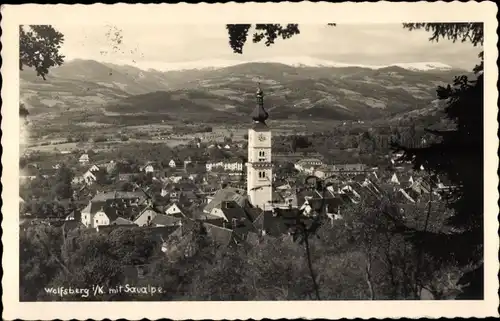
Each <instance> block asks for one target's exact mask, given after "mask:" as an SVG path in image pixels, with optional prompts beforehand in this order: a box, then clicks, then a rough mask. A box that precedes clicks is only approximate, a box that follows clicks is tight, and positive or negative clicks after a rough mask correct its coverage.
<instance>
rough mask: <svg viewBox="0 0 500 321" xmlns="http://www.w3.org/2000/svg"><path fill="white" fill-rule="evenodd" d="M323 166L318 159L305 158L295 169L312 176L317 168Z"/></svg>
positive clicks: (296, 164)
mask: <svg viewBox="0 0 500 321" xmlns="http://www.w3.org/2000/svg"><path fill="white" fill-rule="evenodd" d="M321 165H323V161H322V160H320V159H318V158H304V159H301V160H299V161H298V162H297V163H295V165H294V167H295V169H296V170H298V171H299V172H306V173H309V174H312V173H313V172H314V169H315V168H316V167H319V166H321Z"/></svg>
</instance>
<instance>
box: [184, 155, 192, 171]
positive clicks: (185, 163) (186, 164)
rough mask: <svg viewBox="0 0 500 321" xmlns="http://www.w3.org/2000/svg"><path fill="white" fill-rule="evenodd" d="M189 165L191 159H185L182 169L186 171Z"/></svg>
mask: <svg viewBox="0 0 500 321" xmlns="http://www.w3.org/2000/svg"><path fill="white" fill-rule="evenodd" d="M191 163H193V160H192V159H191V157H188V158H186V159H185V160H184V169H186V167H187V166H188V165H189V164H191Z"/></svg>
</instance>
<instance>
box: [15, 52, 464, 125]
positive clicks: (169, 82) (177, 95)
mask: <svg viewBox="0 0 500 321" xmlns="http://www.w3.org/2000/svg"><path fill="white" fill-rule="evenodd" d="M280 61H281V62H280ZM221 66H222V67H221ZM185 67H186V66H185ZM187 67H189V66H187ZM462 74H468V73H467V72H466V71H463V70H458V69H453V68H451V67H449V66H447V65H444V64H441V63H413V64H409V63H406V64H394V65H390V66H366V65H347V64H339V63H334V62H328V61H326V62H325V61H318V60H314V59H309V60H308V59H306V58H301V59H288V60H286V59H282V60H279V59H274V60H273V59H269V60H267V61H252V62H242V63H235V64H232V65H231V64H230V63H229V65H228V64H226V65H224V64H223V63H221V64H219V65H215V64H214V65H213V66H210V65H203V64H198V65H197V66H196V68H195V67H194V66H191V68H190V69H189V68H188V69H186V68H178V70H167V71H160V70H155V69H150V68H149V69H147V68H143V69H141V68H138V67H135V66H131V65H119V64H111V63H103V62H97V61H93V60H72V61H68V62H66V63H64V64H63V65H62V66H60V67H57V68H53V69H51V70H50V74H49V75H48V77H47V79H46V80H42V79H41V78H39V77H36V74H35V73H34V72H33V71H32V70H24V71H21V72H20V99H21V101H22V102H23V103H24V104H25V105H26V106H27V108H28V110H29V112H30V114H31V115H32V116H34V117H37V116H38V117H44V116H46V115H51V118H57V115H60V114H62V113H71V114H74V115H75V117H77V115H85V119H86V120H87V121H96V122H104V123H105V122H107V120H112V121H111V122H112V123H116V122H117V120H118V121H126V120H127V119H128V120H130V119H136V120H138V119H140V120H139V121H136V122H135V123H141V122H143V123H148V122H160V121H164V120H180V119H182V120H191V121H203V122H227V121H240V120H241V121H244V120H247V121H248V115H249V114H250V112H251V111H252V109H253V108H254V106H255V90H256V88H257V86H258V83H260V87H261V88H262V90H263V91H264V95H265V106H266V109H267V110H268V112H269V114H270V117H271V118H272V119H304V118H306V119H332V120H346V119H377V118H384V117H390V116H394V115H398V114H401V113H407V112H411V111H414V110H416V109H424V108H428V107H429V106H431V105H432V102H433V101H434V100H435V99H436V87H437V86H438V85H444V84H448V83H451V81H452V80H453V78H454V77H455V76H458V75H462ZM75 121H77V119H75Z"/></svg>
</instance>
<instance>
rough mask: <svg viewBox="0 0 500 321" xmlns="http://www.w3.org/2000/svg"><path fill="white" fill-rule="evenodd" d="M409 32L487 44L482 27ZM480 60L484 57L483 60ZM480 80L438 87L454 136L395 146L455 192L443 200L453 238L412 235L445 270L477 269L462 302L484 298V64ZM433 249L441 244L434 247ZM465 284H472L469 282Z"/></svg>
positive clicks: (449, 235) (438, 26) (472, 25)
mask: <svg viewBox="0 0 500 321" xmlns="http://www.w3.org/2000/svg"><path fill="white" fill-rule="evenodd" d="M405 27H407V28H408V29H410V30H413V29H419V28H424V29H425V30H427V31H432V32H433V36H432V37H431V40H435V41H438V40H439V39H440V38H443V37H447V38H448V39H452V40H453V41H457V40H461V41H462V42H465V41H470V42H471V43H472V44H473V45H474V46H476V45H478V44H481V45H482V43H483V24H481V23H468V24H410V25H405ZM480 58H481V60H482V54H481V55H480ZM475 71H476V72H477V77H476V79H475V80H472V81H471V80H469V79H468V77H467V76H462V77H457V78H456V79H455V80H454V82H453V85H451V86H450V85H448V86H447V87H439V88H438V90H437V94H438V98H439V99H440V100H444V101H445V102H446V108H445V109H444V113H445V116H446V117H447V118H449V119H450V120H451V121H453V123H454V124H455V128H454V129H453V130H448V131H430V132H431V133H432V134H433V135H436V136H437V137H439V141H438V142H435V143H431V144H428V145H427V146H424V147H419V148H411V147H408V146H401V145H400V146H396V148H398V149H400V150H402V151H404V156H403V158H404V159H406V160H410V161H412V162H413V163H414V165H415V168H419V167H420V166H423V167H424V168H425V169H426V170H428V171H429V172H430V173H432V174H434V175H439V176H444V177H447V178H448V179H449V180H450V183H451V185H452V186H453V188H452V189H450V190H449V191H448V192H445V193H444V197H445V198H446V200H447V203H448V204H449V207H450V209H452V210H453V213H454V214H453V215H452V216H451V217H450V219H449V220H448V222H447V223H448V225H449V226H450V227H452V228H453V232H452V233H442V232H441V233H430V232H427V231H423V232H419V231H413V237H414V240H415V242H416V244H418V245H419V246H421V247H422V249H423V251H425V252H426V253H429V254H430V255H432V256H433V258H434V259H435V260H437V262H438V264H440V265H441V266H450V264H451V265H454V264H458V266H461V267H465V268H470V267H474V268H475V269H474V270H473V272H471V273H467V274H465V275H464V279H462V280H461V281H460V283H465V284H467V285H468V287H466V288H465V292H464V293H463V294H462V297H463V298H468V299H471V298H475V299H481V298H482V297H483V285H482V284H483V283H484V278H483V275H482V274H483V265H482V262H483V244H484V235H483V234H484V231H483V217H484V213H483V210H484V205H483V195H484V191H483V175H481V173H482V172H483V169H484V168H483V113H484V97H483V90H484V80H483V73H482V63H481V64H480V65H478V66H477V67H476V69H475ZM435 244H441V245H440V246H439V247H436V246H435ZM465 278H469V280H468V281H465Z"/></svg>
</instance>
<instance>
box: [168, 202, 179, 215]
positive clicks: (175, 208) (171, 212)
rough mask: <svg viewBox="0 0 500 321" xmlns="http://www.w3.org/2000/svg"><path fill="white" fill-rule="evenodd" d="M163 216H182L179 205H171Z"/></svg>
mask: <svg viewBox="0 0 500 321" xmlns="http://www.w3.org/2000/svg"><path fill="white" fill-rule="evenodd" d="M165 214H167V215H171V216H180V215H183V213H182V210H181V209H180V207H179V205H177V204H176V203H172V204H170V205H169V206H167V208H166V209H165Z"/></svg>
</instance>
